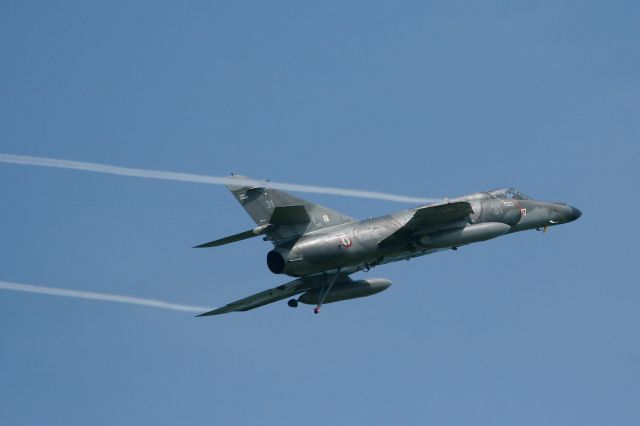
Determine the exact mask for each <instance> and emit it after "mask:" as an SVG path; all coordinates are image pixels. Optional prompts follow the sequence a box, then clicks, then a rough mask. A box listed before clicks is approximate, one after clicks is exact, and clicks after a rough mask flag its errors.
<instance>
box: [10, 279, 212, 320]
mask: <svg viewBox="0 0 640 426" xmlns="http://www.w3.org/2000/svg"><path fill="white" fill-rule="evenodd" d="M0 289H3V290H13V291H24V292H28V293H39V294H48V295H51V296H63V297H75V298H79V299H91V300H102V301H105V302H117V303H129V304H132V305H143V306H151V307H153V308H160V309H169V310H172V311H186V312H205V311H210V310H211V308H203V307H199V306H189V305H178V304H175V303H169V302H163V301H161V300H154V299H143V298H140V297H130V296H120V295H118V294H108V293H94V292H91V291H78V290H67V289H64V288H55V287H41V286H38V285H29V284H18V283H11V282H7V281H0Z"/></svg>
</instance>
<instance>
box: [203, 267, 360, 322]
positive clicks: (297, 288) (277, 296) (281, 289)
mask: <svg viewBox="0 0 640 426" xmlns="http://www.w3.org/2000/svg"><path fill="white" fill-rule="evenodd" d="M338 280H339V281H340V282H343V281H346V280H350V278H349V277H348V275H347V274H344V275H343V276H342V277H339V279H338ZM325 281H326V278H325V276H324V275H323V274H319V275H312V276H308V277H303V278H298V279H296V280H293V281H290V282H288V283H286V284H282V285H279V286H277V287H274V288H270V289H268V290H264V291H261V292H260V293H256V294H253V295H251V296H248V297H245V298H243V299H240V300H236V301H235V302H231V303H229V304H228V305H225V306H223V307H221V308H217V309H214V310H212V311H209V312H205V313H202V314H200V315H196V316H197V317H208V316H212V315H221V314H226V313H229V312H245V311H249V310H251V309H255V308H259V307H260V306H264V305H268V304H269V303H273V302H277V301H278V300H282V299H286V298H288V297H292V296H295V295H296V294H300V293H302V292H305V291H307V290H312V289H314V288H316V287H320V286H321V285H322V284H323V283H324V282H325Z"/></svg>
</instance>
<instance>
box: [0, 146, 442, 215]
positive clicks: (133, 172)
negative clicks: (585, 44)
mask: <svg viewBox="0 0 640 426" xmlns="http://www.w3.org/2000/svg"><path fill="white" fill-rule="evenodd" d="M0 162H3V163H11V164H21V165H29V166H42V167H56V168H61V169H73V170H84V171H88V172H96V173H107V174H112V175H120V176H131V177H139V178H151V179H165V180H174V181H181V182H195V183H206V184H210V185H238V179H237V178H233V177H221V176H207V175H195V174H190V173H177V172H168V171H161V170H148V169H134V168H129V167H120V166H112V165H109V164H99V163H87V162H84V161H71V160H61V159H58V158H48V157H31V156H28V155H13V154H4V153H0ZM242 184H243V185H253V186H260V187H266V188H273V189H281V190H284V191H297V192H311V193H316V194H331V195H341V196H344V197H359V198H371V199H376V200H387V201H397V202H401V203H415V204H428V203H434V202H438V201H441V200H440V199H434V198H422V197H408V196H404V195H396V194H389V193H386V192H375V191H360V190H357V189H344V188H332V187H327V186H311V185H298V184H295V183H284V182H267V181H263V180H257V179H244V180H242Z"/></svg>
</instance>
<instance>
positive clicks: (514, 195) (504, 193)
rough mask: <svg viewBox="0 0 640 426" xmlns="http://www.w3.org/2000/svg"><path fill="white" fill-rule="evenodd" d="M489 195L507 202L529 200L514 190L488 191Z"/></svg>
mask: <svg viewBox="0 0 640 426" xmlns="http://www.w3.org/2000/svg"><path fill="white" fill-rule="evenodd" d="M489 194H490V195H491V196H493V197H495V198H502V199H507V200H530V198H529V197H527V196H526V195H525V194H523V193H522V192H520V191H518V190H517V189H514V188H506V189H496V190H494V191H489Z"/></svg>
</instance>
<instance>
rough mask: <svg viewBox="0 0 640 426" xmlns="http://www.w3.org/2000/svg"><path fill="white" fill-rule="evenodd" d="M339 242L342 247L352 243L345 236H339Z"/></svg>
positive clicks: (347, 246) (349, 245)
mask: <svg viewBox="0 0 640 426" xmlns="http://www.w3.org/2000/svg"><path fill="white" fill-rule="evenodd" d="M340 243H341V244H342V245H343V246H344V248H349V247H351V245H352V244H353V243H352V242H351V239H350V238H347V237H341V238H340Z"/></svg>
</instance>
